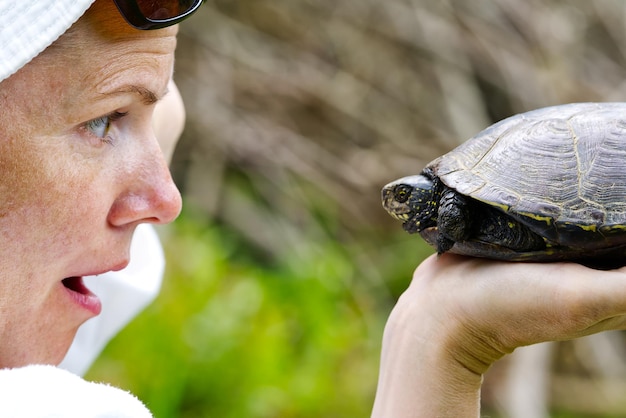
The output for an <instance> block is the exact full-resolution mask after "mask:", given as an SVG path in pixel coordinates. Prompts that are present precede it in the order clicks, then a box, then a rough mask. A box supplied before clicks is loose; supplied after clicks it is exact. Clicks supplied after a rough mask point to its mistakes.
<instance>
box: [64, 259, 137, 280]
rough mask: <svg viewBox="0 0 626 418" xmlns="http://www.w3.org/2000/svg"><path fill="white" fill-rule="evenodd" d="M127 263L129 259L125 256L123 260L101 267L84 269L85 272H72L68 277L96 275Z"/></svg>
mask: <svg viewBox="0 0 626 418" xmlns="http://www.w3.org/2000/svg"><path fill="white" fill-rule="evenodd" d="M129 263H130V260H128V258H126V259H125V260H123V261H120V262H118V263H116V264H112V265H111V266H109V267H104V268H102V269H94V270H89V271H85V272H83V273H81V274H73V275H70V276H68V277H86V276H98V275H100V274H105V273H108V272H110V271H119V270H122V269H124V268H126V267H127V266H128V264H129Z"/></svg>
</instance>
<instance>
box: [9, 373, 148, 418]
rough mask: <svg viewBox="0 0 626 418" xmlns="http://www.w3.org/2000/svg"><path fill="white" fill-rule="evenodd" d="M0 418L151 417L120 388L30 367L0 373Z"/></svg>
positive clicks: (133, 397) (140, 404)
mask: <svg viewBox="0 0 626 418" xmlns="http://www.w3.org/2000/svg"><path fill="white" fill-rule="evenodd" d="M0 417H3V418H150V417H152V414H151V413H150V411H148V409H147V408H146V407H145V405H144V404H143V403H141V401H139V399H137V398H136V397H135V396H133V395H131V394H130V393H129V392H126V391H124V390H122V389H119V388H115V387H113V386H109V385H106V384H102V383H94V382H88V381H86V380H84V379H82V378H80V377H78V376H76V375H75V374H73V373H71V372H68V371H67V370H63V369H60V368H58V367H54V366H44V365H33V366H26V367H21V368H16V369H2V370H0Z"/></svg>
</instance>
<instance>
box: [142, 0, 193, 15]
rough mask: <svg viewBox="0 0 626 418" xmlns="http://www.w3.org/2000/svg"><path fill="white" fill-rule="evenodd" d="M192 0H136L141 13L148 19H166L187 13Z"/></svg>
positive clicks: (191, 5)
mask: <svg viewBox="0 0 626 418" xmlns="http://www.w3.org/2000/svg"><path fill="white" fill-rule="evenodd" d="M195 3H196V1H194V0H138V1H137V5H138V6H139V9H141V13H143V15H144V16H145V17H147V18H148V19H150V20H167V19H172V18H175V17H178V16H180V15H182V14H185V13H187V12H188V11H189V10H190V9H191V8H192V7H193V6H194V4H195Z"/></svg>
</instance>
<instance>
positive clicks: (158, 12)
mask: <svg viewBox="0 0 626 418" xmlns="http://www.w3.org/2000/svg"><path fill="white" fill-rule="evenodd" d="M204 1H205V0H114V2H115V5H116V6H117V8H118V9H119V11H120V13H121V14H122V16H124V19H126V21H127V22H128V23H130V25H131V26H133V27H135V28H137V29H142V30H149V29H160V28H164V27H166V26H171V25H174V24H176V23H178V22H180V21H181V20H183V19H186V18H187V17H189V16H190V15H191V14H192V13H193V12H195V11H196V10H198V8H199V7H200V5H202V3H204Z"/></svg>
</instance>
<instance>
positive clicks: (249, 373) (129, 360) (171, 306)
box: [87, 215, 430, 418]
mask: <svg viewBox="0 0 626 418" xmlns="http://www.w3.org/2000/svg"><path fill="white" fill-rule="evenodd" d="M168 232H169V234H168V236H167V239H166V240H165V242H166V252H167V254H168V260H169V262H168V267H167V273H166V280H165V283H164V286H163V289H162V292H161V295H160V296H159V298H158V299H157V301H156V302H155V303H154V304H153V305H152V306H151V307H149V308H148V309H147V310H146V311H145V312H144V313H143V314H141V315H140V317H139V318H138V319H137V320H136V321H134V322H133V323H132V324H130V326H128V327H127V328H126V329H125V330H124V331H123V332H122V333H121V334H120V335H119V336H118V337H117V338H116V339H115V340H114V341H113V342H112V343H111V344H110V345H109V347H108V348H107V349H106V351H105V353H104V354H103V356H101V358H100V359H99V360H98V362H97V363H96V364H95V365H94V367H93V368H92V370H91V371H90V373H89V375H88V376H87V378H89V379H92V380H97V381H106V382H110V383H112V384H115V385H118V386H120V387H122V388H125V389H128V390H130V391H131V392H132V393H134V394H136V395H137V396H138V397H139V398H140V399H142V400H143V401H144V402H146V404H147V405H148V406H149V408H150V409H151V410H152V411H153V413H154V415H155V416H156V417H159V418H161V417H162V418H165V417H233V418H235V417H237V418H239V417H356V416H367V415H368V414H369V411H370V408H371V405H372V402H373V398H374V391H375V384H376V379H377V373H378V357H379V353H380V342H381V338H382V331H383V327H384V319H385V318H386V316H387V314H388V311H389V309H390V308H391V304H392V302H393V299H394V296H393V292H391V291H390V289H388V288H383V287H380V288H378V289H376V290H375V291H374V289H373V288H372V286H374V287H376V286H380V283H378V284H377V285H372V283H368V282H367V280H363V278H362V277H359V275H358V274H357V271H358V269H356V268H355V266H354V265H353V264H352V261H351V260H353V256H352V254H351V251H356V249H350V248H346V247H344V246H342V245H340V244H339V243H337V242H330V241H329V242H327V243H326V245H324V246H321V245H318V244H314V243H311V244H310V245H303V246H302V247H301V248H299V249H298V250H297V251H294V253H293V254H291V255H290V256H289V257H286V258H285V259H283V260H281V261H276V262H273V263H267V262H263V260H260V259H254V258H251V256H250V253H251V251H250V250H249V249H246V248H244V245H245V243H244V241H242V240H241V239H240V238H239V237H237V236H235V235H234V234H233V233H232V232H230V231H229V230H228V229H226V228H224V227H222V226H218V225H215V224H207V223H203V222H200V221H198V220H197V218H195V217H193V216H189V215H184V216H183V217H182V218H181V219H179V220H178V221H177V223H176V224H175V226H174V227H173V228H171V229H170V230H168ZM398 247H399V248H402V250H401V251H403V252H404V254H401V255H404V256H405V257H398V258H397V259H393V260H391V259H390V260H389V262H390V265H389V266H379V268H380V269H381V270H385V269H387V267H388V269H389V272H390V273H391V274H392V275H397V276H398V281H401V282H403V283H404V286H406V283H408V280H409V279H410V274H411V270H412V268H413V267H414V266H415V265H416V263H417V261H418V260H419V258H420V257H423V255H422V254H420V253H419V251H426V252H428V251H430V250H429V249H428V248H424V247H423V245H420V244H419V241H418V240H417V239H412V240H410V241H409V240H406V239H405V238H404V236H401V237H400V238H399V244H398ZM403 258H404V261H402V260H403Z"/></svg>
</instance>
